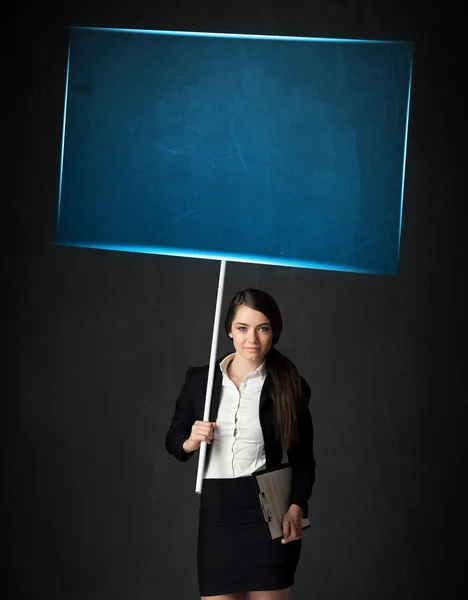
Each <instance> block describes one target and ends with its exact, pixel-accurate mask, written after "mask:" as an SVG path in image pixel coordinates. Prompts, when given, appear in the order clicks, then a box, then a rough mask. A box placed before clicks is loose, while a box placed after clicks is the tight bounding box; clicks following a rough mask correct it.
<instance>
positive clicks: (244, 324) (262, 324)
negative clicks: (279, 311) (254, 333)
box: [236, 321, 270, 327]
mask: <svg viewBox="0 0 468 600" xmlns="http://www.w3.org/2000/svg"><path fill="white" fill-rule="evenodd" d="M236 325H243V326H244V327H249V325H248V324H247V323H241V322H240V321H237V323H236ZM265 325H268V326H269V325H270V323H268V322H266V323H260V324H259V325H257V327H264V326H265Z"/></svg>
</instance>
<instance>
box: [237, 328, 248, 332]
mask: <svg viewBox="0 0 468 600" xmlns="http://www.w3.org/2000/svg"><path fill="white" fill-rule="evenodd" d="M237 329H238V330H239V331H245V330H246V329H247V327H238V328H237Z"/></svg>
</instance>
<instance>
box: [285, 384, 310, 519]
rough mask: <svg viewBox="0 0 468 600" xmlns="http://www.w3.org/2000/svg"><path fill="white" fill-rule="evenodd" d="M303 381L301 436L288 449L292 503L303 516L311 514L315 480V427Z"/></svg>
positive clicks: (300, 413) (307, 391)
mask: <svg viewBox="0 0 468 600" xmlns="http://www.w3.org/2000/svg"><path fill="white" fill-rule="evenodd" d="M301 382H302V392H303V393H302V402H301V404H300V406H299V409H298V429H299V436H298V441H297V443H296V444H294V445H293V446H291V448H290V449H289V450H288V460H289V464H290V465H291V466H292V486H291V496H290V504H297V505H298V506H300V507H301V508H302V510H303V513H304V514H303V517H304V518H306V517H307V516H308V514H309V506H308V500H309V498H310V496H311V495H312V486H313V484H314V481H315V457H314V449H313V444H314V429H313V424H312V416H311V414H310V410H309V401H310V395H311V393H310V387H309V385H308V384H307V382H306V380H305V379H303V378H301Z"/></svg>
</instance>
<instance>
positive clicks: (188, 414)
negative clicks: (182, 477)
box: [165, 368, 195, 462]
mask: <svg viewBox="0 0 468 600" xmlns="http://www.w3.org/2000/svg"><path fill="white" fill-rule="evenodd" d="M193 371H194V369H193V368H190V369H189V370H188V371H187V373H186V375H185V382H184V385H183V387H182V390H181V392H180V394H179V397H178V399H177V402H176V405H175V411H174V415H173V417H172V421H171V424H170V426H169V430H168V432H167V434H166V443H165V445H166V450H167V451H168V452H169V454H172V455H173V456H175V457H176V458H177V459H178V460H180V461H182V462H186V461H187V460H189V458H191V457H192V455H193V454H194V452H185V450H184V449H183V448H182V445H183V443H184V442H185V440H187V439H188V438H189V437H190V433H191V431H192V425H193V423H194V420H195V419H194V410H193V401H194V398H195V389H194V381H193V380H194V376H193Z"/></svg>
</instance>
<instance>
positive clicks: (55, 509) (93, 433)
mask: <svg viewBox="0 0 468 600" xmlns="http://www.w3.org/2000/svg"><path fill="white" fill-rule="evenodd" d="M61 6H62V8H60V9H59V8H56V7H54V6H53V5H52V4H47V3H46V4H42V5H41V6H40V7H38V6H36V5H34V6H31V7H30V6H28V5H27V4H26V5H24V4H23V5H21V7H20V6H18V7H17V13H16V15H12V19H11V22H9V24H11V25H12V29H11V30H12V31H14V32H15V44H14V45H12V46H11V48H10V51H9V52H8V55H7V58H10V57H11V58H15V59H17V58H19V59H20V62H19V63H18V65H19V66H18V67H17V68H16V71H15V77H14V80H13V85H12V89H13V91H14V92H16V93H15V94H13V98H14V99H15V101H16V104H17V107H19V109H20V110H19V113H18V117H17V120H16V121H14V127H15V128H16V131H15V133H16V139H17V140H19V144H18V151H17V153H16V154H15V158H16V168H15V175H16V183H17V186H16V194H15V197H14V200H15V202H14V204H15V209H16V210H15V215H14V220H11V221H9V220H8V219H5V221H4V223H3V225H4V234H5V238H7V237H8V236H10V235H11V233H12V232H14V233H16V240H17V243H16V247H13V246H12V245H10V246H9V247H8V249H7V251H6V253H5V258H6V265H7V270H6V271H5V274H6V276H5V281H6V283H7V289H8V291H9V295H8V300H9V301H10V305H9V308H10V309H11V310H10V312H9V313H8V314H7V317H6V319H5V330H4V331H5V338H4V339H5V344H4V347H5V348H6V349H7V350H9V352H8V357H9V359H10V360H9V361H5V362H4V364H5V366H6V369H5V373H6V377H5V382H6V384H8V383H13V384H14V387H13V393H12V394H11V393H10V391H9V390H10V388H9V387H6V388H5V389H6V390H8V392H7V393H6V394H5V397H4V419H3V425H4V430H3V440H4V447H5V450H6V452H5V466H6V469H5V477H4V492H3V496H2V507H3V509H4V515H5V516H6V519H7V528H8V533H9V536H8V540H9V561H8V563H5V564H6V566H7V568H8V575H9V578H10V580H11V581H12V584H13V587H12V591H10V592H9V595H8V597H13V598H27V599H28V600H29V599H32V598H41V599H42V598H47V599H49V600H50V599H57V600H65V599H66V600H98V599H99V600H150V599H151V600H153V599H159V598H164V599H168V598H175V599H178V600H189V599H191V598H196V597H197V585H196V569H195V544H196V530H197V515H198V511H197V509H198V496H196V495H195V493H194V485H195V474H196V464H197V463H196V460H193V461H192V462H191V463H189V464H187V465H181V464H178V463H177V462H176V461H175V460H174V459H173V458H172V457H170V456H169V455H168V454H167V453H166V452H165V449H164V436H165V433H166V430H167V427H168V424H169V421H170V418H171V414H172V409H173V404H174V401H175V399H176V397H177V394H178V391H179V389H180V386H181V384H182V380H183V376H184V372H185V369H186V368H187V367H188V366H190V365H194V364H202V363H206V362H207V360H208V356H209V349H210V341H211V327H212V315H213V309H214V301H215V293H216V285H217V278H218V268H219V266H218V264H217V263H216V262H211V261H200V260H195V259H192V260H189V259H179V258H169V257H160V256H147V255H137V254H126V253H117V252H115V253H114V252H105V251H93V250H86V249H76V248H61V247H56V246H54V244H53V239H54V227H55V218H56V207H57V192H58V175H59V158H60V145H61V129H62V108H63V90H64V85H65V65H66V47H67V32H66V28H65V26H66V25H69V24H73V25H104V26H115V27H136V28H148V29H151V28H158V29H182V30H183V29H185V30H206V31H210V30H213V31H223V32H229V31H232V32H244V33H266V34H268V33H278V34H285V35H305V36H333V37H340V36H342V37H348V36H349V37H369V38H375V37H384V38H390V39H409V40H414V41H415V42H416V50H415V63H414V78H413V93H412V102H411V117H410V129H409V141H408V156H407V178H406V193H405V204H404V215H403V230H402V247H401V266H400V272H399V274H398V276H397V277H384V276H370V275H365V276H364V275H357V274H346V273H339V272H326V271H312V270H302V269H289V268H276V267H265V266H256V265H244V264H230V265H228V269H227V281H226V297H229V296H230V295H231V294H232V292H233V291H234V290H236V289H237V288H240V287H245V286H257V287H260V288H262V289H265V290H266V291H269V292H270V293H272V294H273V295H274V296H275V297H276V298H277V300H278V302H279V304H280V307H281V309H282V311H283V315H284V319H285V329H284V333H283V338H282V340H281V342H280V345H279V348H280V349H281V350H282V351H284V352H285V353H286V354H287V355H288V356H290V357H291V358H292V359H293V360H294V361H295V362H296V364H297V365H298V367H299V369H300V371H301V373H302V374H303V375H304V376H305V377H306V378H307V380H308V381H309V383H310V385H311V388H312V401H311V409H312V413H313V418H314V423H315V430H316V442H315V450H316V457H317V482H316V487H315V490H314V494H313V499H312V502H311V519H312V527H311V528H310V530H309V531H308V532H307V534H305V536H304V549H303V555H302V559H301V563H300V566H299V569H298V572H297V583H296V586H295V591H294V599H295V600H298V599H301V600H302V599H308V598H313V599H317V600H341V599H342V598H343V599H354V598H356V599H359V600H367V599H369V600H390V599H392V600H393V599H395V600H397V599H398V600H399V599H402V600H416V599H418V600H419V599H421V600H422V599H424V600H425V599H427V598H450V597H452V595H453V594H454V590H455V586H456V584H457V583H459V582H461V581H462V575H463V568H464V566H463V565H464V556H463V553H464V546H465V535H466V517H465V514H464V512H465V506H464V502H466V497H463V495H462V492H463V490H462V481H463V477H462V467H463V466H464V460H465V458H466V452H465V451H466V444H465V440H464V430H465V423H466V417H467V415H466V407H467V403H466V391H465V388H464V386H463V385H462V384H463V379H464V377H463V375H464V371H463V366H464V362H463V357H462V350H463V347H464V345H465V344H464V339H463V337H462V334H463V324H464V322H465V320H466V319H465V314H464V312H463V310H464V304H465V303H464V301H463V300H462V299H459V294H460V292H461V284H462V281H463V277H464V274H465V272H466V268H465V267H464V266H462V260H461V258H462V257H463V256H464V254H465V248H464V243H463V241H462V240H463V239H464V238H462V237H461V236H460V234H461V229H462V225H463V222H462V207H461V177H462V175H463V171H462V169H464V168H465V167H464V164H465V161H464V156H463V152H464V150H463V146H462V143H461V136H459V131H460V130H461V126H462V118H463V117H464V109H463V107H464V98H463V96H462V90H461V80H462V79H463V77H464V76H463V72H462V64H463V63H462V59H461V47H462V41H463V40H462V39H461V38H460V37H459V33H461V26H460V24H461V15H460V14H458V13H459V12H460V10H461V9H460V10H458V9H457V10H458V13H457V11H455V10H454V9H452V8H451V7H450V6H449V5H448V4H440V8H437V6H435V5H434V7H426V6H423V7H422V8H421V9H418V8H416V3H412V2H410V3H408V2H405V3H403V2H401V3H398V2H391V1H387V2H385V1H382V2H378V3H377V2H371V1H358V0H348V1H341V2H340V1H332V0H328V1H327V2H325V1H314V2H309V3H308V4H307V8H305V7H304V6H301V5H300V4H299V3H295V2H286V3H274V2H270V3H267V2H261V3H260V2H259V3H254V2H250V3H246V4H245V6H244V5H242V4H239V3H236V4H225V5H222V6H219V7H215V8H214V9H212V8H211V7H209V6H208V5H207V4H204V3H201V4H200V3H184V4H183V3H181V2H171V3H169V2H168V3H150V2H148V0H146V2H143V1H142V0H140V1H138V0H134V1H132V2H131V3H129V4H124V3H113V4H111V3H109V2H106V3H105V4H104V3H98V2H89V3H86V2H81V3H78V2H69V3H68V5H67V4H65V5H63V4H62V5H61ZM5 119H6V120H7V121H9V119H8V117H5ZM10 124H11V123H10ZM7 177H8V174H7ZM10 224H11V225H10ZM8 267H11V268H10V269H9V270H8ZM459 338H461V339H460V340H459ZM10 349H13V351H11V350H10ZM227 349H228V345H227V342H226V341H225V340H224V338H223V339H222V344H221V347H220V352H222V351H226V350H227ZM463 475H464V473H463ZM460 569H461V572H460ZM460 593H462V592H460Z"/></svg>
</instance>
